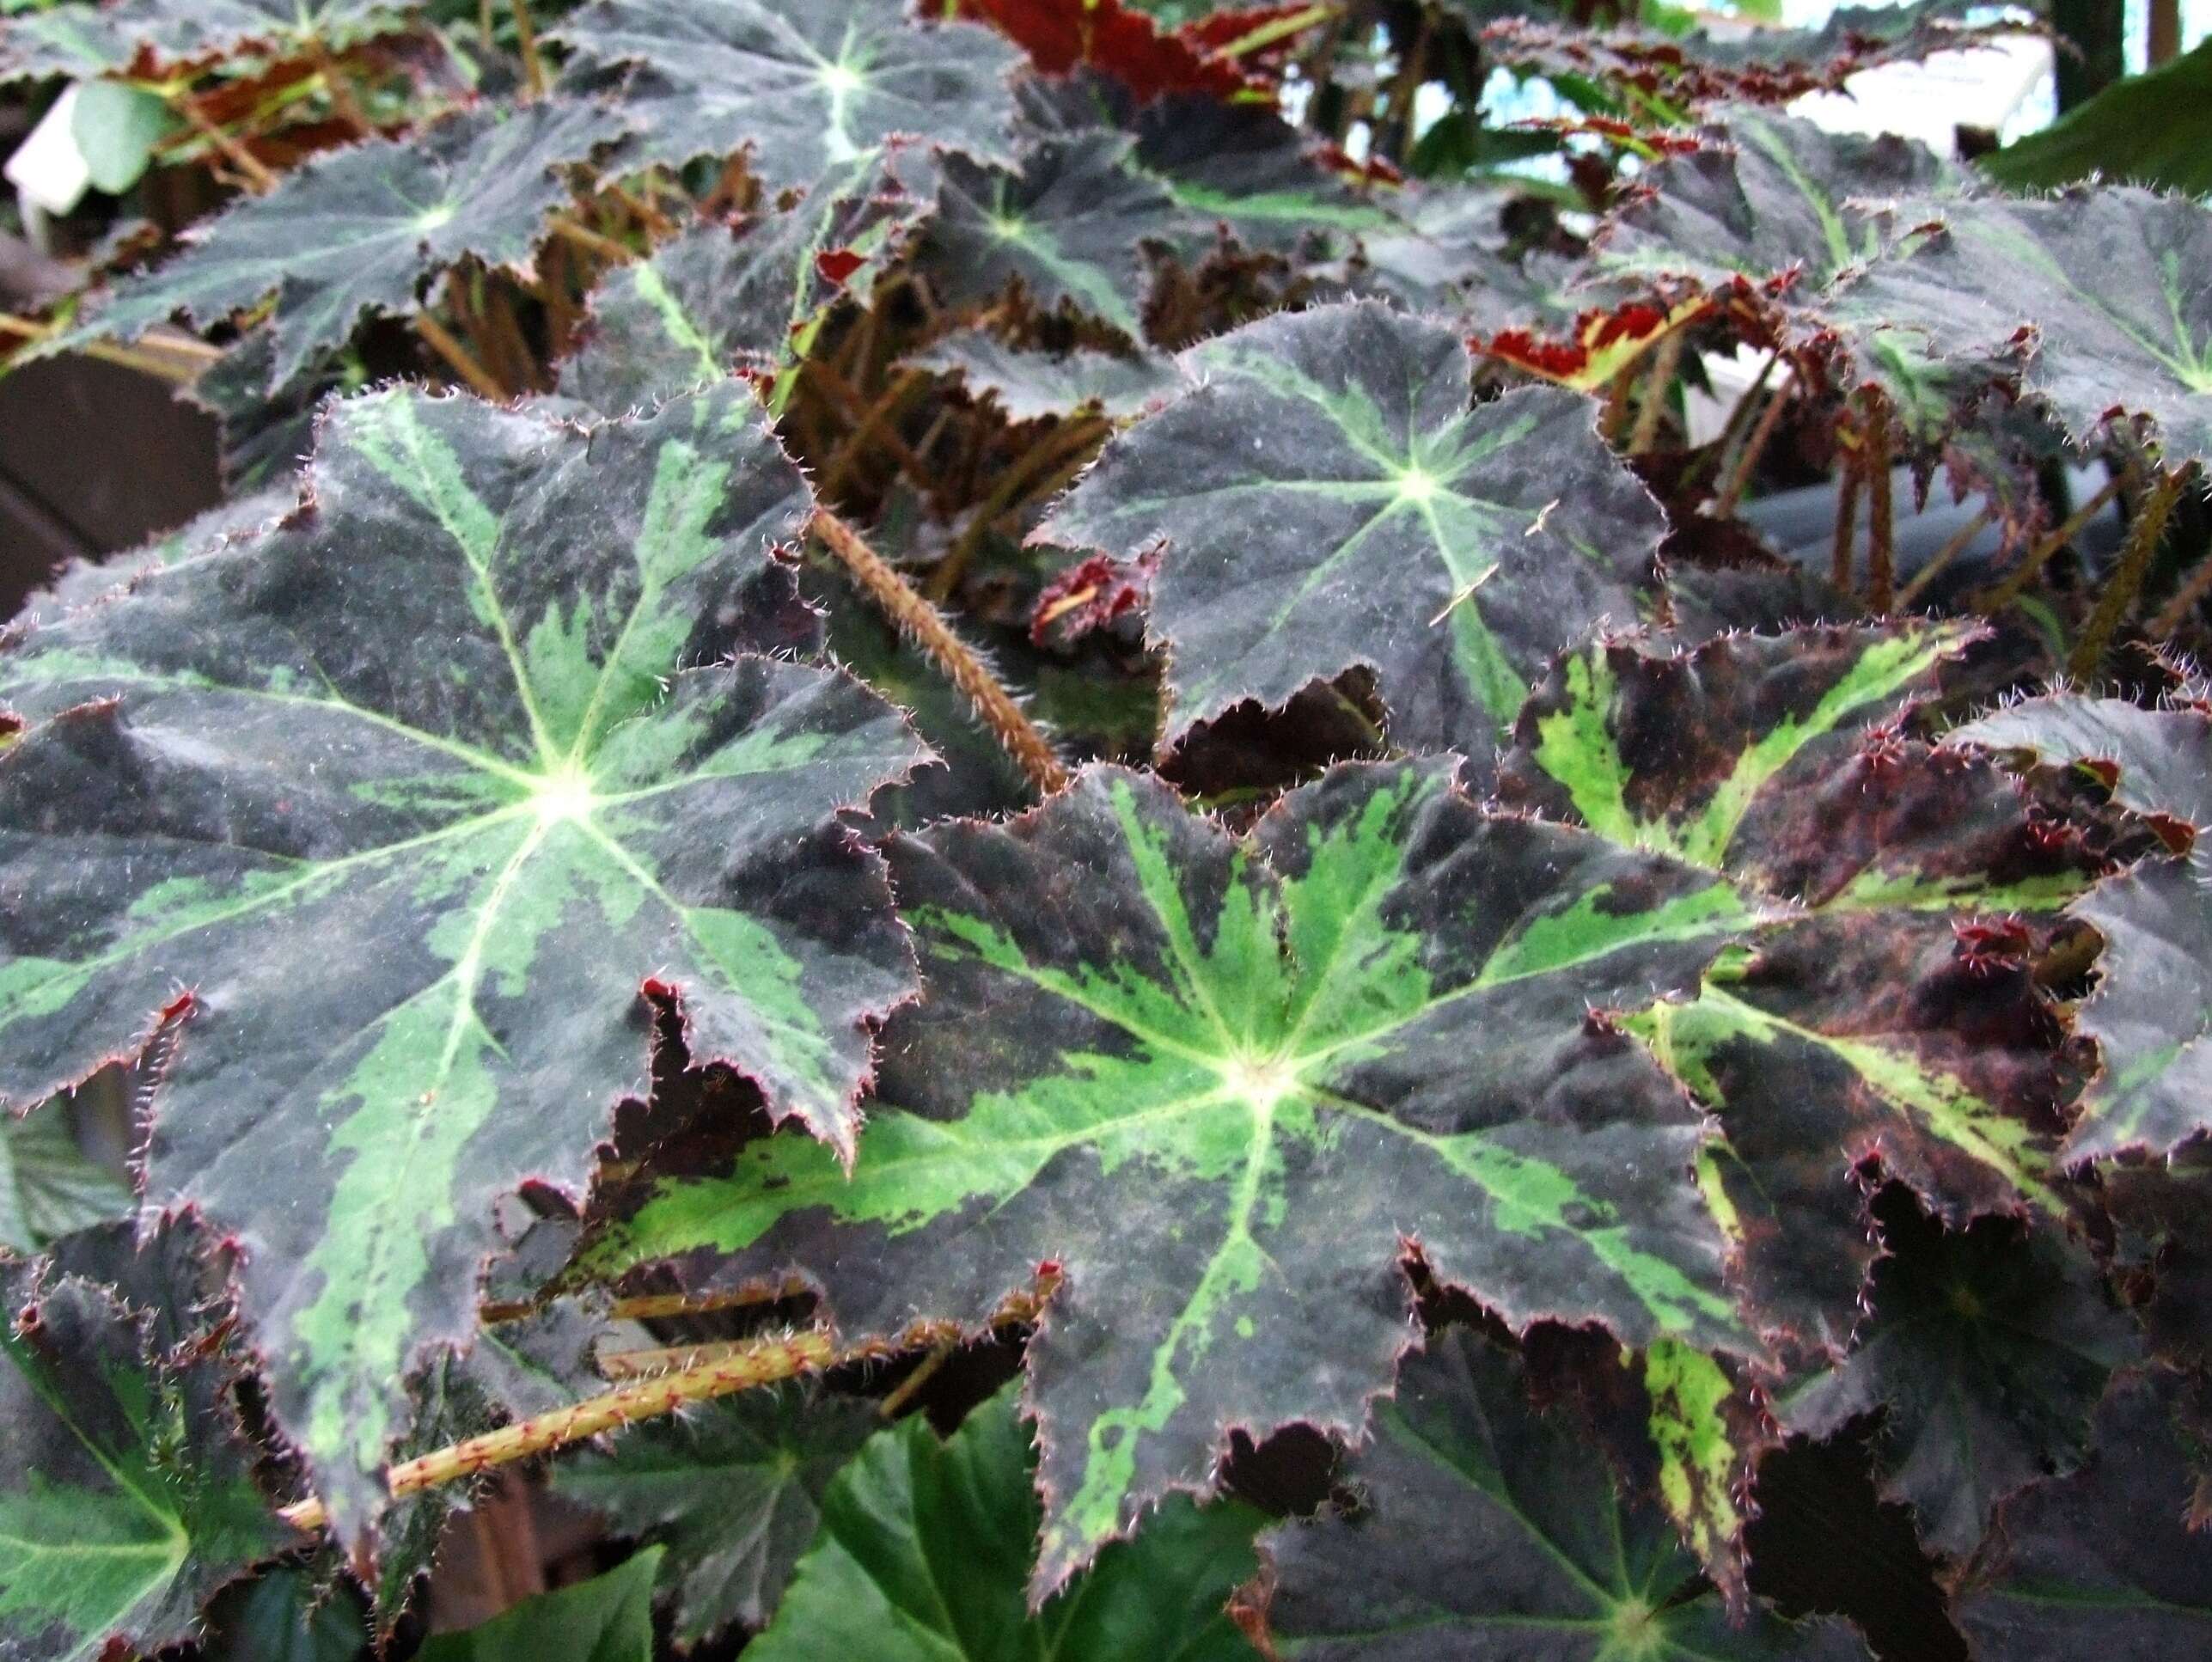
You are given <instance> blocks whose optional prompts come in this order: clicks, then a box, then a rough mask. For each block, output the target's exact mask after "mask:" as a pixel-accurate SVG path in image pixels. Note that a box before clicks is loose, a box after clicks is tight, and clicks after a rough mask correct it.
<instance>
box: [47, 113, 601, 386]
mask: <svg viewBox="0 0 2212 1662" xmlns="http://www.w3.org/2000/svg"><path fill="white" fill-rule="evenodd" d="M627 126H628V119H627V118H626V116H624V115H622V114H619V113H616V112H614V110H611V109H608V108H606V107H602V106H601V105H599V104H596V103H593V102H590V101H570V100H565V99H564V100H547V101H543V102H541V103H536V104H532V105H529V106H528V107H524V108H522V109H516V110H509V109H500V108H497V107H484V108H481V109H478V110H474V111H468V112H464V113H461V114H459V115H455V116H452V117H449V118H448V119H445V120H443V121H440V122H438V123H437V125H434V126H432V127H431V128H429V129H428V130H427V131H425V132H422V133H419V134H418V135H416V136H415V137H412V138H406V139H396V138H394V139H385V138H377V139H370V141H368V142H367V143H365V144H356V145H353V146H351V147H350V148H348V149H345V150H336V151H333V152H332V153H331V154H329V155H327V156H321V157H318V158H316V159H315V160H314V161H312V162H308V163H306V164H305V165H303V166H302V167H301V168H298V169H297V170H296V171H295V172H293V173H290V174H287V175H286V176H285V177H284V179H283V180H280V181H278V185H277V186H276V188H275V189H273V190H272V191H271V192H269V193H268V194H267V195H266V196H259V197H252V198H248V199H246V200H244V201H241V202H240V203H239V204H238V205H236V206H235V207H233V208H231V209H230V210H229V211H228V212H226V213H224V214H223V215H221V216H220V217H217V218H215V219H213V220H211V221H209V222H208V223H207V224H206V225H205V227H204V228H196V229H194V230H193V231H192V233H191V234H190V235H189V241H188V243H187V246H186V248H185V250H184V252H182V253H181V254H178V255H176V256H175V257H174V259H172V260H169V261H168V262H167V263H166V264H164V265H162V266H159V267H157V268H156V269H155V270H154V271H152V272H149V273H147V274H145V275H144V276H141V277H133V278H126V279H125V280H124V281H123V282H121V283H119V284H117V285H116V286H115V290H114V291H113V294H112V295H111V296H109V297H108V299H107V302H106V303H105V304H104V305H102V306H101V307H100V308H99V309H97V310H96V311H95V312H94V313H93V315H92V316H91V319H90V321H89V322H88V323H87V324H86V325H84V326H83V327H81V328H79V329H77V330H76V331H74V332H72V333H70V334H69V335H67V336H64V337H63V338H62V339H61V341H60V342H59V343H58V344H59V345H74V344H76V343H78V342H81V341H82V340H85V339H90V338H92V337H95V336H98V335H111V334H112V335H119V336H122V337H123V338H125V339H136V338H137V337H138V336H139V335H142V334H144V333H145V332H146V331H147V330H148V329H150V328H152V327H154V326H155V325H156V324H157V323H164V322H167V321H168V320H169V319H170V318H171V317H173V316H174V315H178V314H183V315H186V316H187V317H189V318H191V319H192V320H193V321H195V322H198V323H201V324H210V323H216V322H219V321H223V319H225V318H227V317H229V315H231V314H232V313H234V312H238V311H241V310H243V309H246V308H247V307H250V306H254V305H256V304H258V303H259V302H261V301H262V300H264V299H265V298H266V297H267V296H271V295H274V296H276V301H275V309H274V311H273V314H272V321H271V328H272V336H273V339H272V345H273V347H274V351H272V354H271V362H270V364H269V368H268V376H269V380H268V386H269V387H270V388H283V387H285V386H288V385H290V383H291V382H293V381H294V380H295V379H296V378H297V377H298V376H300V375H301V373H302V371H303V370H306V368H307V367H308V365H309V362H310V360H312V359H313V358H315V357H317V356H318V355H320V354H321V353H323V352H326V351H330V350H332V349H333V348H335V347H338V346H340V345H344V344H345V341H346V339H348V338H349V337H350V336H351V334H352V333H353V329H354V326H355V325H356V324H357V323H358V322H359V321H361V319H362V318H363V317H364V315H369V314H371V313H380V314H395V315H405V314H406V313H409V312H412V311H413V310H414V309H416V308H417V307H418V306H419V304H420V303H421V302H422V300H423V298H424V292H425V288H426V286H427V285H428V284H430V283H431V280H432V279H433V278H437V276H439V275H440V274H441V273H443V272H444V271H445V270H446V269H447V268H448V267H449V266H452V265H453V264H454V263H455V261H457V260H461V259H462V258H463V257H465V256H473V257H474V258H476V259H479V260H483V261H484V262H485V263H486V264H487V265H496V266H510V267H513V268H515V269H517V270H522V269H526V268H528V267H529V265H530V263H531V261H532V260H533V258H534V256H535V251H536V249H537V246H538V243H539V241H541V238H542V237H543V235H544V234H545V230H546V218H547V215H549V214H550V213H552V212H553V211H554V210H555V209H557V208H559V206H560V205H562V204H563V203H565V202H566V201H567V200H568V195H569V192H568V186H567V185H566V183H565V181H564V180H562V178H561V177H560V169H562V168H565V166H567V165H568V164H569V163H571V162H586V161H589V160H590V159H591V157H592V156H594V155H595V154H596V152H598V151H599V150H602V149H603V148H604V147H605V146H607V145H608V144H612V143H613V142H614V140H615V139H617V138H619V137H621V135H622V134H623V132H624V131H626V129H627Z"/></svg>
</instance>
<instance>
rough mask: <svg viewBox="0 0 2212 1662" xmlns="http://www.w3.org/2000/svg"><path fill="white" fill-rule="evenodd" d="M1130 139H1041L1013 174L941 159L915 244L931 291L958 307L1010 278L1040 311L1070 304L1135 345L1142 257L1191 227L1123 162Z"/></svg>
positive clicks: (988, 295) (1145, 278)
mask: <svg viewBox="0 0 2212 1662" xmlns="http://www.w3.org/2000/svg"><path fill="white" fill-rule="evenodd" d="M1133 143H1134V141H1133V140H1132V139H1130V138H1128V137H1124V136H1122V135H1121V134H1118V133H1079V134H1077V135H1075V136H1073V137H1066V138H1047V139H1043V140H1041V141H1039V142H1038V143H1037V144H1034V145H1032V146H1030V148H1029V149H1028V150H1024V152H1023V155H1022V161H1021V166H1020V167H1019V168H1018V169H1017V170H1013V171H1009V170H1008V169H1006V168H997V167H986V166H982V165H979V164H978V163H976V162H970V161H969V160H968V159H967V158H966V157H964V156H947V157H946V158H945V160H944V184H943V186H941V187H940V193H939V198H938V211H937V217H936V218H935V220H934V221H933V222H932V223H931V225H930V228H929V229H928V231H927V232H926V234H925V238H924V248H923V258H924V259H925V260H927V261H928V264H929V269H930V272H931V281H932V284H933V285H934V286H936V287H937V288H938V290H939V291H940V292H941V293H942V294H943V295H944V297H945V298H946V299H947V300H949V301H950V302H953V303H954V304H956V305H970V304H980V303H981V302H985V301H988V300H991V299H993V298H994V297H995V296H997V295H998V294H999V291H1000V290H1002V289H1004V288H1005V286H1006V285H1007V284H1009V283H1010V282H1011V281H1013V280H1014V279H1016V278H1019V279H1020V280H1021V283H1022V285H1023V287H1024V288H1025V289H1027V290H1029V291H1030V293H1031V294H1033V295H1035V296H1036V297H1037V299H1038V300H1039V301H1040V302H1042V303H1043V304H1044V305H1046V306H1048V307H1051V306H1056V305H1058V304H1060V302H1062V301H1067V302H1072V303H1073V304H1074V305H1076V306H1077V307H1078V308H1079V309H1082V310H1084V311H1086V312H1090V313H1091V314H1093V315H1096V316H1098V317H1102V318H1103V319H1105V321H1107V322H1109V323H1111V324H1112V325H1113V326H1114V327H1115V328H1117V329H1119V330H1121V333H1123V334H1126V335H1128V336H1130V337H1131V338H1133V339H1143V336H1144V325H1143V321H1142V320H1141V317H1140V312H1141V309H1142V308H1143V305H1144V300H1145V295H1146V290H1147V289H1148V288H1149V287H1150V278H1149V275H1148V268H1147V266H1146V261H1145V249H1146V247H1147V246H1150V245H1155V244H1163V243H1165V242H1167V241H1170V240H1171V239H1172V237H1173V236H1174V235H1175V234H1176V231H1178V230H1179V229H1184V228H1187V227H1188V225H1189V224H1190V223H1191V222H1190V221H1189V220H1188V218H1186V217H1184V216H1183V215H1182V212H1181V211H1180V210H1179V209H1178V208H1177V207H1176V204H1175V199H1173V198H1172V197H1170V195H1169V194H1168V193H1167V192H1166V191H1165V189H1164V188H1163V187H1162V186H1161V185H1160V184H1159V182H1158V180H1154V179H1152V178H1151V177H1149V176H1148V175H1146V174H1143V173H1140V172H1139V171H1138V170H1137V169H1136V168H1132V167H1131V166H1129V165H1128V155H1129V151H1130V149H1131V147H1132V145H1133Z"/></svg>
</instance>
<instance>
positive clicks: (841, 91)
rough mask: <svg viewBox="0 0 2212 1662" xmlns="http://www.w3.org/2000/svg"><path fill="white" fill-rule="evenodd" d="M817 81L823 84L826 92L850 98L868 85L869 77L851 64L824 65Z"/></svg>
mask: <svg viewBox="0 0 2212 1662" xmlns="http://www.w3.org/2000/svg"><path fill="white" fill-rule="evenodd" d="M816 80H818V81H819V82H821V83H822V87H823V89H824V90H826V91H828V92H832V93H834V94H836V95H838V96H840V97H850V96H851V95H852V94H854V93H856V92H858V91H859V90H860V89H861V88H863V87H865V85H867V84H868V82H867V77H866V76H863V75H862V74H861V73H860V71H859V70H856V69H854V68H853V67H852V64H842V63H840V64H823V65H822V73H821V74H820V75H819V76H816Z"/></svg>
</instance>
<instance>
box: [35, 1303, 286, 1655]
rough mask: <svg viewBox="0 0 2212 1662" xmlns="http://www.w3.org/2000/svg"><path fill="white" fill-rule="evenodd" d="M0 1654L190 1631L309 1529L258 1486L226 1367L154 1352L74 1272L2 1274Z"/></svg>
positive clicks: (155, 1641)
mask: <svg viewBox="0 0 2212 1662" xmlns="http://www.w3.org/2000/svg"><path fill="white" fill-rule="evenodd" d="M0 1290H4V1293H5V1296H6V1300H7V1304H6V1309H7V1312H8V1313H7V1317H6V1320H5V1322H4V1323H0V1350H4V1351H5V1352H6V1360H5V1363H4V1364H0V1656H6V1657H8V1658H9V1659H15V1658H22V1659H25V1662H28V1659H31V1658H34V1657H35V1658H40V1659H48V1662H92V1659H94V1658H97V1657H101V1656H103V1655H106V1654H108V1653H109V1650H110V1646H109V1641H111V1640H113V1641H116V1646H117V1647H118V1648H119V1649H121V1650H133V1649H136V1650H144V1651H145V1652H148V1653H151V1652H153V1651H156V1650H159V1649H161V1648H162V1647H164V1646H167V1645H171V1644H175V1643H178V1642H180V1641H183V1640H185V1639H186V1638H189V1637H191V1636H192V1635H193V1634H194V1633H195V1632H196V1631H197V1630H198V1628H199V1610H200V1606H201V1605H202V1604H205V1602H206V1600H207V1599H208V1598H210V1597H211V1595H212V1594H213V1593H214V1592H216V1590H217V1588H219V1587H221V1586H223V1584H224V1583H225V1582H227V1581H229V1580H233V1579H235V1577H237V1576H238V1575H240V1574H241V1573H243V1572H244V1571H245V1570H246V1569H247V1568H248V1567H250V1566H252V1565H253V1564H254V1562H256V1561H259V1560H261V1559H265V1558H270V1557H273V1556H275V1555H277V1554H278V1553H279V1552H282V1551H284V1550H285V1549H287V1548H288V1547H290V1546H291V1545H293V1544H295V1543H296V1540H297V1537H296V1535H294V1533H293V1532H292V1531H290V1529H289V1528H288V1527H287V1526H286V1525H283V1524H281V1523H279V1522H278V1520H277V1518H276V1516H275V1514H274V1512H273V1511H272V1508H271V1507H270V1506H269V1505H268V1503H267V1502H266V1500H263V1499H262V1497H261V1495H260V1492H259V1491H258V1490H257V1489H256V1488H254V1481H253V1476H252V1456H251V1454H250V1453H249V1452H248V1451H247V1449H246V1447H245V1446H244V1445H243V1443H242V1442H241V1439H240V1438H239V1436H238V1431H237V1427H236V1422H235V1415H234V1414H233V1412H232V1409H231V1406H230V1402H229V1373H228V1371H227V1365H228V1359H225V1358H223V1357H221V1356H211V1355H208V1354H205V1353H200V1354H199V1355H198V1356H197V1357H196V1358H195V1359H194V1360H190V1361H187V1362H185V1363H182V1364H180V1365H171V1364H169V1363H166V1362H156V1361H152V1360H149V1359H148V1357H147V1356H146V1354H145V1348H146V1338H147V1335H145V1334H144V1332H142V1330H141V1327H140V1323H139V1322H138V1321H137V1319H136V1318H134V1317H132V1316H131V1314H129V1313H128V1312H126V1311H124V1310H123V1309H121V1308H120V1307H119V1306H118V1305H116V1304H115V1303H114V1302H113V1300H112V1299H111V1298H109V1297H108V1296H107V1293H106V1292H103V1291H102V1290H101V1288H100V1287H98V1286H95V1285H94V1284H92V1283H90V1282H89V1281H85V1280H79V1279H77V1278H76V1277H61V1278H57V1279H56V1280H54V1282H53V1284H52V1285H51V1286H40V1285H39V1283H38V1279H37V1271H36V1268H35V1267H34V1266H33V1265H28V1264H20V1263H19V1264H15V1265H11V1266H9V1267H7V1268H5V1269H4V1270H0Z"/></svg>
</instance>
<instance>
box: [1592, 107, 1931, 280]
mask: <svg viewBox="0 0 2212 1662" xmlns="http://www.w3.org/2000/svg"><path fill="white" fill-rule="evenodd" d="M1716 119H1718V120H1719V121H1720V123H1721V124H1722V125H1717V126H1715V127H1714V128H1712V129H1709V130H1708V134H1707V142H1706V143H1705V144H1701V145H1700V146H1699V147H1698V148H1697V149H1696V150H1691V151H1690V152H1689V153H1688V154H1686V155H1677V156H1667V157H1665V159H1663V160H1662V161H1660V162H1659V163H1658V164H1657V165H1656V166H1655V167H1653V168H1652V169H1651V170H1650V171H1649V172H1648V173H1647V174H1644V175H1642V176H1641V178H1639V179H1638V180H1636V182H1635V186H1634V187H1633V189H1632V192H1631V195H1630V197H1629V199H1628V204H1627V205H1626V206H1624V207H1622V209H1619V210H1617V211H1616V213H1615V214H1614V216H1613V217H1612V219H1611V220H1610V222H1609V223H1608V225H1607V227H1606V229H1605V230H1604V235H1603V238H1602V241H1601V244H1600V252H1599V258H1598V270H1599V271H1600V272H1609V273H1634V274H1638V275H1647V274H1664V275H1670V276H1683V277H1693V278H1698V279H1700V280H1702V281H1704V282H1708V283H1722V284H1725V283H1726V282H1728V281H1730V280H1731V279H1733V278H1747V279H1749V280H1750V281H1751V282H1754V283H1758V284H1766V283H1769V282H1773V281H1775V279H1778V278H1783V277H1785V276H1790V277H1791V278H1792V279H1793V280H1792V286H1793V288H1794V289H1796V290H1800V291H1801V292H1802V293H1804V294H1805V295H1806V296H1812V295H1813V294H1817V293H1818V291H1819V290H1822V289H1824V288H1826V287H1827V285H1828V284H1830V282H1831V281H1833V280H1834V279H1835V278H1836V277H1837V276H1838V275H1840V274H1841V273H1842V272H1844V271H1846V270H1847V269H1848V268H1850V267H1852V266H1857V265H1861V264H1864V263H1865V262H1866V261H1867V260H1872V259H1873V258H1874V257H1875V256H1876V255H1878V254H1880V253H1881V252H1882V249H1883V247H1884V246H1885V243H1886V241H1888V240H1889V238H1890V236H1891V235H1893V234H1894V231H1895V230H1896V229H1910V223H1908V224H1907V225H1905V226H1903V227H1895V226H1893V225H1892V223H1891V220H1892V212H1891V204H1892V203H1893V202H1895V201H1897V200H1898V199H1912V200H1913V202H1914V208H1915V211H1916V212H1925V211H1926V200H1925V199H1927V198H1929V197H1932V196H1936V195H1940V194H1943V193H1946V192H1952V191H1957V190H1958V189H1961V188H1963V186H1964V179H1963V176H1962V175H1961V174H1959V173H1958V169H1957V168H1954V167H1952V165H1951V164H1950V163H1948V162H1945V161H1944V160H1943V159H1942V158H1941V157H1940V156H1936V155H1935V154H1934V152H1933V151H1932V150H1928V148H1927V147H1926V146H1925V145H1922V144H1916V143H1915V142H1914V141H1913V140H1911V139H1910V138H1901V137H1897V135H1895V134H1893V133H1884V134H1880V135H1877V136H1874V137H1867V136H1866V135H1862V134H1859V133H1835V132H1830V131H1826V130H1824V129H1823V128H1820V127H1817V126H1815V125H1813V124H1812V122H1810V121H1803V120H1799V119H1795V118H1793V117H1790V116H1786V115H1775V114H1772V113H1768V112H1766V111H1763V110H1757V109H1751V108H1743V109H1731V110H1727V111H1725V112H1723V113H1721V114H1720V116H1719V117H1718V118H1716Z"/></svg>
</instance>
